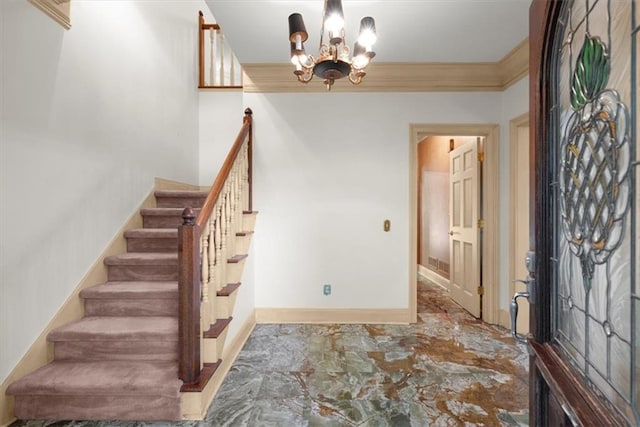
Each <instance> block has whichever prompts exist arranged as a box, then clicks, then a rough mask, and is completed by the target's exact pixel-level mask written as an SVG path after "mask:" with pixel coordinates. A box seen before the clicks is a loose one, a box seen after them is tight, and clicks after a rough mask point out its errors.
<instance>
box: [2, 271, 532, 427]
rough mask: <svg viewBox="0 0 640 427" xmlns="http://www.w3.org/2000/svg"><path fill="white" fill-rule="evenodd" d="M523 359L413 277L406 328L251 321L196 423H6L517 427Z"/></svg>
mask: <svg viewBox="0 0 640 427" xmlns="http://www.w3.org/2000/svg"><path fill="white" fill-rule="evenodd" d="M527 366H528V356H527V354H526V350H525V348H524V347H523V346H521V345H516V344H514V341H513V339H512V338H511V337H510V335H509V333H508V331H505V330H504V329H502V328H498V327H494V326H490V325H487V324H485V323H483V322H481V321H478V320H476V319H474V318H473V317H472V316H471V315H469V314H468V313H467V312H466V311H464V310H463V309H462V308H460V307H459V306H458V305H456V304H455V303H454V302H452V301H451V300H450V299H449V298H448V296H447V295H446V293H445V292H444V291H443V290H442V288H440V287H439V286H437V285H434V284H432V283H430V282H428V281H420V282H418V323H417V324H415V325H300V324H296V325H257V326H256V328H255V329H254V331H253V333H252V334H251V336H250V337H249V339H248V341H247V342H246V344H245V346H244V347H243V349H242V351H241V352H240V354H239V355H238V358H237V359H236V361H235V363H234V365H233V367H232V368H231V370H230V372H229V374H228V376H227V378H226V379H225V381H224V382H223V384H222V386H221V388H220V391H219V392H218V394H217V396H216V397H215V399H214V401H213V402H212V404H211V406H210V408H209V411H208V413H207V416H206V418H205V420H204V421H199V422H186V421H185V422H180V423H172V424H169V423H141V422H140V423H132V422H117V423H116V422H87V421H82V422H80V421H78V422H73V421H58V422H44V421H24V422H16V423H14V424H13V426H12V427H18V426H20V427H45V426H47V427H53V426H55V427H71V426H74V427H80V426H82V427H85V426H86V427H89V426H100V427H103V426H114V427H133V426H154V427H160V426H169V425H173V426H180V427H191V426H248V427H258V426H260V427H262V426H265V427H266V426H277V427H298V426H340V427H342V426H371V427H374V426H375V427H378V426H380V427H382V426H393V427H396V426H521V425H527V420H528V413H527V406H528V379H527V378H528V377H527V369H528V368H527Z"/></svg>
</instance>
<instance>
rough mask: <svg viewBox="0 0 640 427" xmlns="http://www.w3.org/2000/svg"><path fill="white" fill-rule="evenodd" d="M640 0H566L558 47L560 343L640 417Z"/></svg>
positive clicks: (626, 410)
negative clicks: (639, 1)
mask: <svg viewBox="0 0 640 427" xmlns="http://www.w3.org/2000/svg"><path fill="white" fill-rule="evenodd" d="M638 13H639V12H638V7H637V5H636V0H573V1H571V0H570V1H566V2H565V3H564V6H563V10H562V12H561V16H560V19H559V26H558V36H557V37H556V40H557V41H558V43H557V46H556V57H555V66H556V69H555V70H556V75H555V76H551V77H552V79H551V80H552V81H553V82H554V83H553V85H554V90H553V91H552V94H553V97H554V102H553V107H552V112H551V114H552V116H551V120H550V123H551V126H552V129H551V135H554V136H555V137H554V140H555V142H554V147H555V149H554V151H555V153H554V154H555V158H556V165H555V172H554V178H553V179H552V181H553V182H552V183H551V190H552V191H551V193H552V194H553V195H554V196H553V197H554V200H553V206H554V210H555V212H556V214H555V220H554V221H555V224H556V226H555V227H556V236H555V249H554V251H555V254H554V258H553V260H554V272H553V277H554V280H555V290H556V293H557V298H556V306H555V310H554V312H555V324H556V328H555V340H556V342H557V343H558V344H559V345H560V346H561V347H562V348H563V349H564V350H565V351H566V353H567V354H568V355H569V357H570V359H571V361H572V363H573V364H574V366H575V367H576V368H577V369H578V370H579V371H580V372H581V373H582V374H583V375H584V377H585V378H586V380H587V382H588V383H589V384H590V385H592V387H593V388H594V389H595V390H597V391H598V392H599V393H601V394H602V395H603V396H604V397H605V398H606V399H608V400H609V401H610V402H611V403H612V404H613V405H614V406H615V407H617V408H619V410H620V412H621V413H622V415H623V416H624V417H626V418H627V420H628V421H629V423H630V424H633V425H637V424H639V423H640V416H639V412H640V411H639V407H640V405H639V402H640V400H639V397H638V390H637V387H638V378H639V376H640V370H639V368H640V363H639V357H640V352H638V351H637V350H636V349H637V343H638V342H640V331H639V329H640V328H638V325H637V323H638V321H637V320H636V319H640V302H639V301H638V295H639V294H640V290H639V287H640V284H639V283H638V282H639V281H640V278H639V277H640V276H639V275H640V272H639V271H638V270H640V267H639V266H640V255H639V254H638V252H639V251H638V248H640V241H639V240H638V239H639V238H640V236H639V234H640V233H638V206H640V199H639V198H638V197H639V196H638V192H637V191H636V190H635V189H636V188H637V187H638V186H639V185H640V171H638V169H640V168H638V162H637V152H638V139H637V132H638V129H637V123H638V119H639V116H638V114H639V113H638V108H637V96H638V92H639V88H638V86H639V85H638V77H637V74H638V70H640V63H639V62H638V61H639V58H638V56H639V55H638V47H639V46H640V45H639V44H638V43H639V39H638V38H639V37H640V35H639V31H638V20H639V19H640V18H638Z"/></svg>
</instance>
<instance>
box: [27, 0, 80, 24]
mask: <svg viewBox="0 0 640 427" xmlns="http://www.w3.org/2000/svg"><path fill="white" fill-rule="evenodd" d="M29 3H31V4H32V5H34V6H35V7H37V8H38V9H40V10H41V11H43V12H44V13H45V14H47V15H49V17H51V18H52V19H53V20H54V21H56V22H57V23H58V24H60V25H62V26H63V27H64V28H65V29H67V30H68V29H70V28H71V18H70V14H69V12H70V10H71V7H70V6H71V1H70V0H29Z"/></svg>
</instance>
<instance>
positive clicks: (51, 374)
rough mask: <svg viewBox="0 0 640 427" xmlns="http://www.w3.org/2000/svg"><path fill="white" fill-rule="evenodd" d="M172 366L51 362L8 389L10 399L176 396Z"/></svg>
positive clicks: (177, 383) (174, 367)
mask: <svg viewBox="0 0 640 427" xmlns="http://www.w3.org/2000/svg"><path fill="white" fill-rule="evenodd" d="M181 386H182V381H181V380H179V379H178V366H177V364H176V363H175V362H142V361H87V362H71V361H54V362H51V363H49V364H48V365H45V366H43V367H41V368H39V369H37V370H36V371H34V372H32V373H31V374H29V375H27V376H25V377H23V378H21V379H19V380H18V381H16V382H14V383H13V384H11V385H10V386H9V388H8V389H7V394H10V395H25V394H30V395H51V394H56V395H69V396H72V395H131V396H141V395H155V396H158V395H159V396H169V397H177V396H179V392H180V387H181Z"/></svg>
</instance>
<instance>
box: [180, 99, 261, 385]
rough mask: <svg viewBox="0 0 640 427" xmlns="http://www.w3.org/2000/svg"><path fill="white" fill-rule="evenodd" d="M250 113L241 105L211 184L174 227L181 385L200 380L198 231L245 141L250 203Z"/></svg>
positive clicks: (207, 218)
mask: <svg viewBox="0 0 640 427" xmlns="http://www.w3.org/2000/svg"><path fill="white" fill-rule="evenodd" d="M252 114H253V113H252V111H251V109H250V108H247V109H245V111H244V118H243V120H242V127H241V128H240V132H239V133H238V136H237V137H236V139H235V141H234V143H233V146H232V147H231V150H230V151H229V153H228V154H227V157H226V159H225V161H224V163H223V165H222V167H221V168H220V171H219V172H218V175H217V176H216V179H215V180H214V181H213V184H212V185H211V189H210V190H209V194H208V195H207V197H206V199H205V202H204V204H203V206H202V208H201V210H200V214H199V215H198V217H197V218H196V216H195V213H194V210H193V209H192V208H191V207H187V208H185V209H184V211H183V214H182V218H183V225H182V226H180V227H179V228H178V269H179V273H178V348H179V360H178V375H179V378H180V379H181V380H182V381H183V382H184V383H185V385H188V384H195V383H198V381H199V380H201V378H200V376H201V365H202V364H201V354H200V352H201V348H200V339H201V335H202V331H201V327H200V325H201V319H200V316H201V310H200V308H201V298H203V295H205V297H204V298H205V299H204V300H202V301H206V292H207V291H206V289H207V287H206V285H205V286H204V287H202V286H201V279H202V276H201V265H200V263H201V262H203V261H202V259H201V252H200V249H201V248H200V242H201V237H202V236H201V235H202V233H203V230H206V229H207V222H208V221H209V219H210V217H211V214H212V213H213V208H214V206H215V204H216V202H217V201H218V198H219V197H220V196H221V194H222V191H223V189H224V186H225V182H226V181H227V179H228V178H229V175H230V173H231V170H232V168H233V166H234V162H236V160H237V158H238V155H239V153H240V152H241V151H242V147H243V145H244V144H245V142H246V143H247V147H246V148H247V152H246V153H247V157H248V159H246V160H247V183H248V189H247V191H248V194H249V200H248V205H249V209H251V206H252V202H251V194H252V191H251V186H252V182H253V179H252V161H251V155H252V148H251V146H252V143H253V131H252V130H253V126H252V123H253V122H252ZM205 273H206V271H205ZM205 273H202V274H205ZM203 289H204V291H203ZM214 292H215V290H214ZM205 318H206V317H205Z"/></svg>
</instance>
